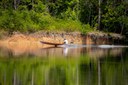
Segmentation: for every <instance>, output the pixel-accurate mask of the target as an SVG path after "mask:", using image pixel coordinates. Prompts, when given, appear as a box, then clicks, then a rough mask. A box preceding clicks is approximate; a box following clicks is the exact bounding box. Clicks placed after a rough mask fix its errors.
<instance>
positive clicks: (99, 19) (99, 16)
mask: <svg viewBox="0 0 128 85" xmlns="http://www.w3.org/2000/svg"><path fill="white" fill-rule="evenodd" d="M100 6H101V0H99V14H98V30H100V29H101V27H100V25H101V7H100Z"/></svg>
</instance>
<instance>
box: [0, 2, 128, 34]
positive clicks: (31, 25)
mask: <svg viewBox="0 0 128 85" xmlns="http://www.w3.org/2000/svg"><path fill="white" fill-rule="evenodd" d="M0 29H1V30H7V31H9V32H12V31H21V32H26V31H28V32H35V31H38V30H51V31H53V30H55V31H66V32H70V31H80V32H83V33H85V32H88V31H97V30H100V31H105V32H114V33H120V34H124V35H127V34H128V0H0Z"/></svg>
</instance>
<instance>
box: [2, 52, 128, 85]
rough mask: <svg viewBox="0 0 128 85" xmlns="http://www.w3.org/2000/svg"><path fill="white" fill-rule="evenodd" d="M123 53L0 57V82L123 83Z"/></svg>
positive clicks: (127, 66) (127, 67)
mask: <svg viewBox="0 0 128 85" xmlns="http://www.w3.org/2000/svg"><path fill="white" fill-rule="evenodd" d="M127 75H128V57H127V54H126V53H125V54H124V53H123V55H121V56H118V57H113V56H111V55H108V57H104V58H99V59H90V56H87V55H83V56H80V57H77V58H73V57H71V58H70V57H69V56H68V58H67V57H66V58H65V57H63V58H62V57H60V58H58V57H50V58H46V57H45V58H39V57H28V56H26V57H22V58H21V57H20V58H1V59H0V85H127V84H128V76H127Z"/></svg>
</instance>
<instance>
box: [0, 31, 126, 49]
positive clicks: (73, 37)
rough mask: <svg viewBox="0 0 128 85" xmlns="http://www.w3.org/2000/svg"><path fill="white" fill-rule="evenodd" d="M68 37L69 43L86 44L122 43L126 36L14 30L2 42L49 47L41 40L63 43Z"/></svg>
mask: <svg viewBox="0 0 128 85" xmlns="http://www.w3.org/2000/svg"><path fill="white" fill-rule="evenodd" d="M64 38H66V39H67V40H68V41H69V43H70V42H73V43H74V44H86V45H104V44H107V45H112V44H115V45H118V44H119V45H120V44H122V43H123V41H124V39H125V37H124V36H122V35H120V34H114V33H103V32H90V33H86V34H82V33H80V32H47V31H39V32H35V33H29V34H27V33H26V34H23V33H20V32H13V33H12V35H9V36H4V37H3V38H1V39H0V44H1V45H2V44H7V43H10V44H12V43H15V44H17V43H18V44H20V45H25V44H26V45H38V47H42V46H43V47H47V46H48V45H43V44H42V43H40V41H46V42H52V43H63V40H64Z"/></svg>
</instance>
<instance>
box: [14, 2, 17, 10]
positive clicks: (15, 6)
mask: <svg viewBox="0 0 128 85" xmlns="http://www.w3.org/2000/svg"><path fill="white" fill-rule="evenodd" d="M14 9H15V10H16V9H17V3H16V0H14Z"/></svg>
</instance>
